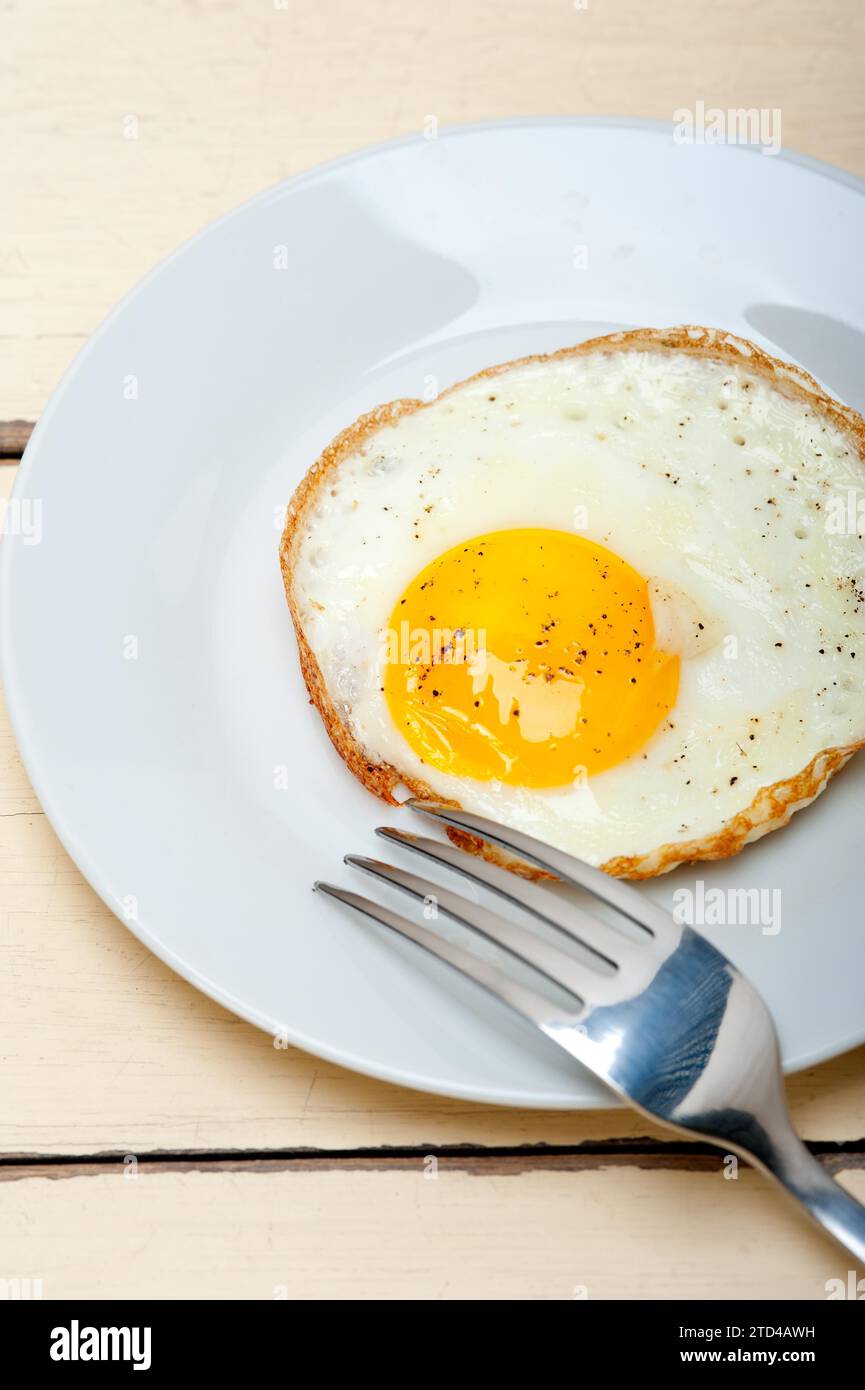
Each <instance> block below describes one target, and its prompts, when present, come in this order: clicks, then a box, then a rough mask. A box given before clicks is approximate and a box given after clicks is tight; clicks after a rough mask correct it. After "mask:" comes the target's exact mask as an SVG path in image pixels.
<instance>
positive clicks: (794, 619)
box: [281, 329, 865, 877]
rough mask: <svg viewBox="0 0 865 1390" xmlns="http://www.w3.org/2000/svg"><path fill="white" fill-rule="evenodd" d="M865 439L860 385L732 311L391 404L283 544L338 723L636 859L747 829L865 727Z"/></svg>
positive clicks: (797, 800)
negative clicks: (773, 352) (744, 327)
mask: <svg viewBox="0 0 865 1390" xmlns="http://www.w3.org/2000/svg"><path fill="white" fill-rule="evenodd" d="M863 451H865V425H863V422H862V421H861V419H860V418H859V417H858V416H857V415H855V413H854V412H852V411H850V410H849V409H847V408H845V407H842V406H839V405H837V404H836V403H835V402H832V401H831V400H830V399H829V398H828V397H826V396H825V395H824V394H823V393H822V392H821V391H820V388H819V387H817V385H816V383H814V382H813V381H812V380H811V379H810V378H809V377H807V376H806V375H805V374H804V373H802V372H799V371H798V370H797V369H795V368H791V367H789V366H788V365H786V364H783V363H780V362H776V361H774V359H772V358H769V357H768V356H767V355H766V354H764V353H762V352H761V351H760V350H759V349H757V348H756V347H754V346H753V345H752V344H749V343H746V342H745V341H744V340H741V339H736V338H733V337H731V336H730V335H726V334H721V333H717V332H714V331H712V330H708V329H675V330H668V331H666V332H660V331H654V330H640V331H638V332H636V333H632V334H618V335H614V336H612V337H611V338H605V339H598V340H595V341H594V342H592V343H587V344H582V345H581V346H580V347H578V348H575V349H568V350H564V351H562V352H560V353H556V354H553V355H551V356H550V357H547V358H533V359H526V360H524V361H521V362H515V363H512V364H508V365H505V366H504V367H497V368H493V369H490V370H489V371H487V372H484V373H481V374H479V375H478V376H476V377H474V378H472V379H470V380H469V381H467V382H464V383H462V384H460V385H458V386H456V387H453V388H451V389H450V390H449V391H447V392H445V393H444V394H443V395H441V396H440V397H439V398H438V399H437V400H436V401H434V402H431V403H426V404H425V403H422V402H420V401H399V402H395V403H393V404H392V405H390V406H385V407H380V408H379V409H378V410H377V411H374V412H372V414H371V415H368V416H365V417H363V418H362V419H361V420H359V421H358V422H356V424H355V425H353V426H351V427H350V428H349V429H348V430H346V431H344V432H343V434H342V435H340V436H339V438H338V439H337V440H335V441H334V443H333V444H332V445H331V446H330V448H329V449H328V450H326V451H325V453H324V454H323V456H322V458H321V459H320V460H319V461H318V463H317V464H316V465H314V466H313V468H312V469H311V470H310V472H309V474H308V475H307V477H306V478H305V479H304V481H303V483H302V484H301V486H300V488H299V489H298V491H297V493H296V494H295V497H294V499H293V501H292V503H291V504H290V506H289V509H288V517H287V523H286V528H285V533H284V536H283V542H282V552H281V553H282V565H283V574H284V579H285V586H286V594H287V597H288V601H289V606H290V609H291V612H292V616H293V619H294V624H295V630H296V634H297V638H298V644H299V648H300V655H301V663H302V666H303V670H304V674H305V677H306V680H307V684H308V687H309V690H310V693H311V695H312V697H313V700H314V702H315V703H316V704H317V706H318V708H319V710H320V712H321V714H322V716H323V718H324V721H325V724H326V726H327V728H328V732H329V733H330V736H331V739H332V741H333V742H334V744H335V746H336V747H337V749H338V751H339V752H340V753H341V754H342V756H343V757H344V759H345V761H346V762H347V764H348V766H349V767H350V768H351V770H352V771H353V772H354V773H355V774H356V775H357V776H358V777H359V778H360V779H361V780H362V781H363V782H364V783H365V784H366V785H367V786H368V787H369V788H370V789H371V790H373V791H375V792H376V793H377V794H379V795H381V796H383V797H384V798H385V799H388V800H394V799H398V798H397V797H396V795H395V793H396V792H397V791H398V788H399V785H400V784H401V785H402V786H403V787H405V788H408V789H409V790H410V791H413V792H415V793H420V794H422V795H432V796H435V797H437V798H439V799H443V800H447V801H450V802H453V803H456V804H458V805H460V806H462V807H464V808H465V809H467V810H471V811H475V812H479V813H480V814H483V815H488V816H491V817H493V818H494V819H496V820H499V821H502V822H504V823H505V824H509V825H512V826H513V827H515V828H518V829H521V830H524V831H526V832H528V833H529V834H532V835H536V836H538V837H539V838H541V839H543V840H546V841H548V842H549V843H551V844H554V845H557V846H558V847H560V848H562V849H564V850H567V851H570V852H571V853H574V854H577V855H578V856H579V857H580V858H582V859H584V860H587V861H588V862H589V863H592V864H598V865H601V866H603V867H604V868H606V869H607V870H608V871H609V872H612V873H618V874H624V875H629V876H632V877H643V876H648V875H651V874H654V873H659V872H663V871H665V870H666V869H669V868H672V867H674V865H676V864H678V863H680V862H682V861H684V860H692V859H699V858H714V857H719V856H721V855H725V854H730V853H734V852H736V851H737V850H738V849H740V848H741V847H742V846H743V845H744V844H745V843H747V842H748V841H749V840H751V839H754V838H757V837H758V836H759V835H761V834H765V833H766V831H768V830H771V829H775V828H777V827H778V826H779V825H782V824H784V823H786V821H787V820H788V819H789V817H790V815H791V814H792V813H793V811H795V810H797V809H799V808H800V807H801V806H803V805H805V804H807V803H808V802H809V801H810V800H812V799H813V798H814V797H815V796H816V795H817V794H818V793H819V791H820V790H822V788H823V787H824V786H825V784H826V782H827V781H828V779H829V777H830V776H831V775H832V773H833V772H834V771H836V770H837V769H838V768H839V767H840V766H842V765H843V763H844V762H845V761H846V760H847V758H848V757H849V756H850V755H851V754H852V753H853V752H854V751H856V749H857V748H858V747H859V746H860V745H861V744H862V743H863V741H865V700H863V694H865V690H863V684H865V592H863V590H865V551H863V533H865V507H863V508H858V507H857V505H856V502H855V499H856V497H857V496H858V489H860V488H861V487H862V481H863V475H862V464H863ZM851 500H852V502H853V505H852V506H851ZM859 512H862V513H863V520H862V521H861V523H860V521H859ZM857 653H858V660H857Z"/></svg>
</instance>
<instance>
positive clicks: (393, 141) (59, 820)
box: [0, 115, 865, 1113]
mask: <svg viewBox="0 0 865 1390" xmlns="http://www.w3.org/2000/svg"><path fill="white" fill-rule="evenodd" d="M544 128H600V129H610V128H613V129H622V130H637V131H644V132H646V133H650V134H655V135H657V136H666V137H667V138H670V136H671V132H672V129H673V122H672V121H668V120H658V119H650V118H647V117H630V116H592V115H580V116H567V115H553V116H543V115H541V116H518V117H505V118H499V119H492V120H484V121H475V122H468V123H465V124H458V125H448V126H442V127H441V128H440V129H439V132H438V135H437V137H436V138H437V139H438V140H453V139H458V138H460V137H461V136H463V135H482V134H486V133H490V134H492V133H496V132H498V131H503V130H527V131H528V130H539V129H544ZM422 138H423V137H422V136H421V135H420V134H419V133H418V132H416V131H415V132H411V133H409V134H404V135H399V136H396V137H393V138H390V139H387V140H382V141H377V142H376V143H374V144H370V145H363V146H361V147H359V148H357V149H354V150H350V151H348V152H346V153H344V154H341V155H337V156H335V157H334V158H332V159H329V160H326V161H324V162H323V163H319V164H316V165H313V166H312V167H311V168H309V169H304V170H301V171H299V172H298V173H296V174H293V175H291V176H290V177H289V178H287V179H282V180H280V181H279V182H277V183H275V184H272V185H270V186H268V187H267V188H265V189H262V190H260V191H259V192H258V193H255V194H253V195H252V196H251V197H249V198H246V199H244V200H243V202H241V203H239V204H237V206H236V207H233V208H230V209H229V210H228V211H227V212H224V213H222V214H221V215H220V216H219V217H217V218H214V219H213V220H212V221H210V222H208V223H206V224H205V225H204V226H203V227H201V228H200V229H199V230H198V231H196V232H194V233H193V234H192V235H191V236H190V237H187V238H186V239H185V240H184V241H182V242H181V243H180V244H179V245H178V246H176V247H175V248H174V249H173V250H172V251H170V252H169V253H168V254H167V255H166V256H163V257H162V258H161V259H159V260H158V261H157V262H156V263H155V264H154V265H153V266H152V267H151V269H150V270H148V271H147V272H146V273H145V274H144V275H143V276H142V277H141V278H140V279H139V280H138V281H136V283H135V284H134V285H133V286H132V287H131V288H130V289H129V290H128V291H127V292H126V293H125V294H124V295H123V296H122V297H121V299H120V300H119V301H118V302H117V304H116V305H114V307H113V308H112V309H111V310H110V311H109V312H108V314H106V315H105V317H104V318H103V319H102V320H101V321H100V322H99V324H98V325H97V326H96V328H95V329H94V330H93V331H92V332H91V333H90V335H89V336H88V339H87V342H86V343H84V344H83V346H82V347H81V348H80V349H79V351H78V352H77V353H76V354H75V356H74V357H73V359H72V361H71V362H70V364H69V365H68V367H67V368H66V369H65V371H64V372H63V374H62V375H61V377H60V379H59V381H58V382H57V384H56V385H55V387H54V388H53V390H52V392H51V395H50V396H49V398H48V401H47V402H46V404H45V407H44V408H43V410H42V411H41V412H40V414H39V417H38V419H37V422H36V424H35V426H34V429H33V432H32V434H31V436H30V439H29V440H28V443H27V445H26V447H25V450H24V453H23V455H22V458H21V461H20V464H19V465H18V471H17V474H16V478H15V483H14V486H13V490H12V493H11V497H12V498H13V499H14V498H16V497H18V496H20V494H21V493H22V492H24V491H25V490H26V488H27V485H28V482H29V478H30V474H31V472H32V471H33V470H34V467H35V466H36V460H37V458H38V453H39V446H40V443H41V440H42V437H43V435H44V434H46V432H47V430H48V428H49V426H50V423H51V419H52V417H53V415H54V412H55V410H56V409H57V408H58V406H59V404H60V402H61V400H62V399H63V398H64V396H65V395H66V393H67V392H68V390H69V388H70V386H71V385H72V384H73V383H74V380H75V377H76V375H77V373H78V372H79V371H80V370H81V368H82V366H83V365H84V364H85V363H86V361H87V358H88V356H89V354H90V352H91V351H92V350H93V349H94V347H95V346H96V344H97V343H98V342H99V341H101V339H102V337H103V336H104V335H105V334H107V333H108V332H109V331H110V329H111V327H112V325H113V323H114V320H115V318H118V317H119V316H120V315H121V314H122V313H123V311H124V310H125V309H126V307H127V306H128V305H129V304H130V303H132V302H133V301H134V300H135V298H136V297H137V296H138V295H139V294H141V293H143V292H144V291H145V290H146V289H147V287H148V286H149V284H150V282H151V280H153V279H155V278H156V277H157V276H158V275H159V274H160V273H161V272H162V271H163V270H164V269H166V268H167V267H168V266H169V265H170V264H172V263H173V262H174V261H175V260H177V259H179V258H180V257H181V256H182V255H184V254H185V253H186V252H187V251H188V250H190V249H191V248H192V247H193V246H195V244H196V243H197V242H198V241H199V240H200V239H203V238H204V237H206V236H208V235H209V234H210V233H211V232H212V231H214V230H215V229H216V228H218V227H220V226H222V225H223V224H225V223H228V222H229V221H231V220H232V219H233V218H235V217H241V216H242V215H243V214H245V213H246V212H247V211H248V210H249V209H251V208H253V207H256V206H259V205H265V204H266V203H268V202H269V201H272V200H276V199H278V198H281V197H284V196H285V195H286V194H288V193H290V192H293V191H295V190H297V189H299V188H302V187H304V186H305V185H307V184H311V183H314V182H315V181H317V180H318V179H322V178H326V177H328V176H329V175H331V174H333V173H336V172H338V171H342V170H345V169H346V168H348V167H350V166H351V165H353V164H355V163H359V162H361V161H365V160H368V159H371V158H375V157H376V156H378V155H380V154H384V153H386V152H388V151H391V150H397V149H400V148H405V147H408V146H411V145H414V144H418V143H419V142H420V141H421V140H422ZM732 148H734V149H735V150H737V151H739V152H740V153H741V154H743V155H752V156H754V155H761V150H760V148H759V147H758V146H753V145H741V144H738V145H734V146H732ZM772 157H773V158H775V159H780V160H783V161H784V162H785V163H790V164H794V165H798V166H799V167H801V168H804V169H808V170H810V171H811V172H812V173H817V174H820V175H821V176H823V177H825V178H829V179H831V180H832V181H834V182H836V183H841V184H843V185H845V186H846V187H849V188H852V189H853V190H854V191H857V192H859V193H860V194H862V195H863V196H865V178H861V177H859V176H858V175H856V174H853V173H851V172H850V171H848V170H846V169H841V168H839V167H837V166H836V165H833V164H830V163H828V162H827V161H825V160H820V159H816V158H814V157H813V156H811V155H807V154H802V153H800V152H798V151H795V150H790V149H788V148H786V147H783V148H782V149H781V150H779V151H778V153H777V154H775V155H773V156H772ZM15 553H16V547H12V546H9V545H0V678H2V682H3V688H4V696H5V700H6V707H7V711H8V714H9V722H10V725H11V727H12V731H13V734H14V736H15V740H16V745H17V750H18V754H19V756H20V758H21V761H22V764H23V766H24V769H25V771H26V773H27V776H28V778H29V780H30V783H31V786H32V788H33V790H34V792H35V794H36V797H37V799H38V801H39V803H40V806H41V809H42V811H43V812H44V814H45V816H46V817H47V819H48V822H49V824H50V825H51V828H52V830H53V831H54V833H55V834H56V836H57V838H58V839H59V841H60V843H61V845H62V846H63V848H64V850H65V851H66V853H67V854H68V855H69V857H70V858H71V859H72V860H73V862H74V863H75V865H76V867H77V868H78V869H79V871H80V872H81V874H82V875H83V877H84V878H85V880H86V881H87V883H88V884H89V885H90V887H91V888H92V889H93V890H94V891H95V892H96V894H97V895H98V897H99V898H100V900H101V901H102V902H103V903H104V904H105V906H106V907H107V908H108V909H109V911H110V912H111V913H112V914H113V915H114V916H115V917H116V918H117V920H118V921H119V922H120V923H121V925H122V926H124V927H125V928H126V929H127V930H128V931H130V932H131V933H132V935H133V936H135V937H136V938H137V939H138V940H139V941H141V943H142V945H144V946H146V947H147V949H148V950H150V951H152V952H153V954H154V955H155V956H156V957H157V958H158V959H159V960H161V961H162V962H163V963H164V964H165V965H167V966H168V967H169V968H170V969H171V970H173V971H174V972H175V974H177V975H179V976H180V977H181V978H182V979H184V980H186V982H187V983H189V984H191V985H192V986H193V987H194V988H195V989H197V990H199V991H200V992H201V993H203V994H205V995H206V996H208V997H209V998H211V999H213V1000H214V1001H215V1002H216V1003H218V1004H220V1005H222V1006H223V1007H224V1008H227V1009H228V1010H229V1011H230V1012H231V1013H233V1014H234V1015H235V1016H237V1017H239V1018H242V1019H244V1021H245V1022H247V1023H250V1024H252V1025H253V1026H254V1027H256V1028H258V1029H260V1030H261V1031H264V1032H267V1033H269V1034H273V1033H274V1032H275V1029H274V1026H273V1025H274V1023H276V1020H272V1019H268V1018H266V1017H265V1015H263V1014H262V1013H259V1012H257V1011H256V1010H255V1009H252V1008H249V1007H248V1006H247V1005H246V1004H244V1003H243V1001H241V1000H239V999H237V998H236V997H235V996H234V995H233V994H232V993H231V992H230V991H229V990H226V989H224V988H223V987H222V986H221V985H218V984H217V983H216V982H215V981H213V980H211V979H209V978H208V977H207V976H206V975H205V974H203V973H202V972H201V971H199V970H197V969H196V968H195V967H194V966H192V965H191V964H189V963H188V962H186V961H184V960H182V959H181V958H180V957H179V956H177V955H176V954H175V952H174V951H173V950H172V949H171V948H170V947H169V946H167V945H166V944H165V943H164V942H163V941H162V940H161V938H160V937H158V936H156V935H154V934H153V933H152V932H151V931H150V930H148V929H147V928H146V927H145V926H144V925H143V924H141V923H138V922H131V921H129V920H126V919H125V918H124V917H122V916H121V915H120V914H119V912H118V911H117V908H116V906H115V903H114V901H113V898H114V895H113V894H112V892H111V890H110V888H109V886H108V884H107V882H106V880H105V878H104V877H103V874H102V871H101V869H100V868H99V866H98V864H97V863H96V862H94V860H93V858H92V857H91V856H90V854H89V853H87V852H86V851H85V850H84V848H83V847H82V846H81V845H80V844H79V843H78V841H77V838H76V835H75V832H74V830H73V828H72V827H71V826H70V825H69V824H68V822H67V821H66V820H65V818H64V816H63V815H62V813H61V812H60V810H59V808H58V807H57V806H56V804H55V802H54V798H53V796H52V795H51V794H49V793H48V792H47V791H46V789H45V786H44V783H43V779H42V771H41V768H40V766H39V762H40V760H39V755H38V753H37V752H36V751H35V750H34V748H33V746H32V744H31V743H30V741H29V735H28V730H27V717H26V714H25V713H24V711H23V698H22V699H21V701H20V703H19V690H18V689H17V688H16V681H17V676H16V668H15V657H14V641H13V638H12V635H11V634H12V632H13V629H14V624H13V623H12V622H11V620H10V618H11V612H12V601H11V592H12V586H11V583H10V579H11V574H12V569H13V559H12V557H13V555H14V554H15ZM279 1031H280V1034H281V1035H282V1034H284V1035H285V1036H286V1037H287V1039H288V1041H289V1042H290V1043H291V1045H292V1046H295V1047H297V1048H299V1049H300V1050H302V1051H304V1052H307V1053H308V1054H310V1055H311V1056H315V1057H320V1058H322V1059H323V1060H325V1061H330V1062H333V1063H335V1064H336V1065H339V1066H343V1067H346V1068H347V1069H349V1070H351V1071H353V1072H356V1073H358V1074H360V1075H363V1076H370V1077H373V1078H374V1079H376V1080H380V1081H386V1082H389V1083H391V1084H394V1085H399V1086H403V1087H407V1088H409V1089H412V1090H415V1091H420V1092H422V1093H424V1094H428V1095H440V1096H446V1097H449V1098H453V1099H457V1100H469V1101H474V1102H480V1103H483V1104H487V1105H494V1106H499V1107H506V1108H510V1109H525V1110H548V1111H552V1110H560V1111H567V1112H580V1111H586V1112H589V1113H592V1112H595V1111H603V1110H623V1109H627V1106H624V1105H623V1104H622V1102H621V1101H620V1099H619V1098H618V1097H616V1096H614V1095H613V1094H612V1093H609V1094H604V1093H603V1092H599V1094H598V1096H597V1098H596V1099H595V1100H594V1101H593V1102H585V1101H583V1102H579V1103H577V1104H569V1103H568V1102H567V1101H566V1100H563V1098H562V1097H561V1095H559V1094H557V1093H552V1092H546V1093H545V1092H543V1091H539V1090H533V1091H530V1092H528V1093H524V1092H520V1091H516V1092H515V1091H513V1090H508V1091H506V1090H504V1089H503V1088H499V1090H498V1091H496V1090H490V1088H489V1087H488V1086H478V1085H473V1084H470V1083H466V1084H452V1083H448V1084H437V1083H436V1081H435V1080H434V1079H432V1078H429V1077H427V1076H423V1077H420V1076H418V1075H417V1074H416V1073H414V1072H412V1071H410V1070H407V1069H405V1068H400V1067H397V1066H387V1065H380V1064H378V1063H374V1062H370V1061H367V1060H366V1059H359V1058H358V1057H357V1056H356V1055H355V1054H353V1053H350V1052H347V1051H346V1050H344V1049H341V1048H337V1047H329V1046H327V1045H326V1044H325V1043H322V1042H321V1041H319V1040H318V1039H314V1040H310V1039H309V1038H308V1037H307V1036H306V1035H305V1034H303V1033H301V1032H299V1031H296V1030H292V1029H291V1028H290V1027H285V1026H284V1025H283V1024H281V1023H280V1024H279ZM862 1042H865V1021H863V1024H862V1027H861V1029H860V1030H858V1031H854V1032H853V1033H852V1034H850V1035H848V1036H847V1037H846V1038H845V1039H843V1040H841V1041H840V1042H839V1041H836V1042H834V1043H832V1044H829V1045H826V1046H824V1047H823V1048H817V1049H814V1050H813V1051H811V1052H808V1053H805V1054H801V1055H797V1056H795V1057H793V1058H792V1059H790V1060H788V1062H787V1063H786V1065H785V1067H784V1071H785V1074H792V1073H795V1072H798V1071H801V1070H803V1069H805V1068H807V1067H811V1066H815V1065H818V1064H819V1063H820V1062H823V1061H826V1060H829V1059H830V1058H833V1057H838V1056H842V1055H843V1054H844V1053H845V1052H848V1051H850V1050H851V1049H852V1048H855V1047H857V1046H859V1045H860V1044H861V1043H862Z"/></svg>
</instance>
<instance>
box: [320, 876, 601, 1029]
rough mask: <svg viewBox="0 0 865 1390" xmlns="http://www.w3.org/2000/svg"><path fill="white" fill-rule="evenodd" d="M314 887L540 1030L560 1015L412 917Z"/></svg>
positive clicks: (344, 893)
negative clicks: (426, 954)
mask: <svg viewBox="0 0 865 1390" xmlns="http://www.w3.org/2000/svg"><path fill="white" fill-rule="evenodd" d="M314 887H315V889H316V891H317V892H318V893H324V894H326V896H327V897H329V898H337V899H338V901H339V902H341V903H344V904H345V905H346V906H347V907H350V908H353V909H354V911H355V912H359V913H361V915H362V916H364V917H369V918H371V920H372V921H373V922H379V923H380V924H381V925H382V926H383V927H389V928H390V930H391V931H394V932H396V933H397V935H398V936H404V937H406V938H407V940H409V941H413V942H414V944H415V945H416V946H420V947H421V948H422V949H423V950H424V951H428V952H429V953H430V955H433V956H436V957H437V958H438V959H439V960H443V961H444V962H445V964H446V965H450V966H452V967H453V969H454V970H458V971H459V972H460V974H461V975H466V976H468V978H469V979H470V980H474V981H475V983H476V984H479V985H481V986H482V987H483V988H484V989H485V990H487V992H488V993H489V994H492V995H494V996H495V997H496V999H500V1000H501V1002H502V1003H503V1004H507V1005H509V1007H510V1008H512V1009H514V1010H515V1011H516V1012H517V1013H518V1014H521V1015H522V1017H523V1018H527V1019H528V1020H529V1022H530V1023H534V1024H536V1025H537V1027H539V1028H542V1027H543V1026H544V1025H545V1024H549V1023H550V1021H551V1019H552V1018H554V1017H558V1016H560V1014H559V1011H558V1010H556V1009H555V1008H554V1006H553V1005H552V1004H551V1003H550V1001H549V1000H548V999H545V998H544V996H543V995H542V994H536V993H535V991H534V990H533V989H529V988H528V987H527V986H526V985H521V984H518V983H517V981H516V980H512V979H511V978H510V976H508V975H506V974H505V972H504V971H503V970H500V969H499V968H498V966H495V965H491V964H489V963H488V962H487V961H484V960H480V959H478V957H477V956H473V955H472V954H471V952H470V951H467V950H466V949H465V947H463V946H458V945H457V944H456V942H453V941H446V940H445V938H444V937H443V936H438V935H437V934H436V932H434V931H432V930H431V929H430V928H429V927H421V926H418V925H417V924H416V923H415V922H412V921H410V920H409V918H408V917H403V916H401V915H400V913H398V912H391V911H390V909H389V908H387V907H382V906H381V905H380V904H379V903H376V902H373V901H372V899H371V898H364V897H362V896H361V895H360V893H351V892H349V891H348V889H345V888H337V887H336V886H335V885H334V884H333V883H320V882H319V883H316V884H315V885H314ZM582 1012H583V1010H582V1009H580V1010H575V1012H574V1014H573V1016H572V1017H569V1018H566V1019H562V1021H563V1022H565V1023H575V1022H577V1021H578V1019H579V1016H580V1014H581V1013H582Z"/></svg>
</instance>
